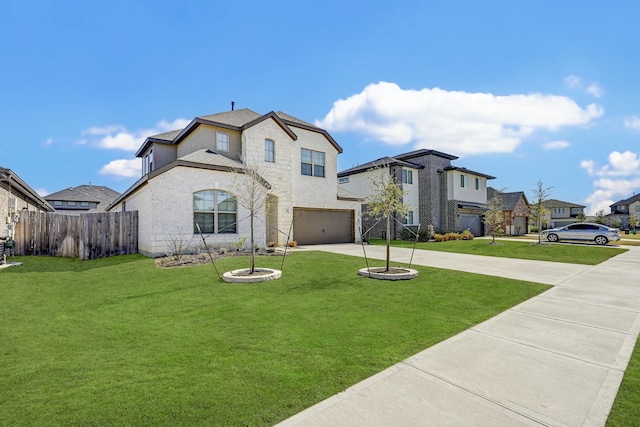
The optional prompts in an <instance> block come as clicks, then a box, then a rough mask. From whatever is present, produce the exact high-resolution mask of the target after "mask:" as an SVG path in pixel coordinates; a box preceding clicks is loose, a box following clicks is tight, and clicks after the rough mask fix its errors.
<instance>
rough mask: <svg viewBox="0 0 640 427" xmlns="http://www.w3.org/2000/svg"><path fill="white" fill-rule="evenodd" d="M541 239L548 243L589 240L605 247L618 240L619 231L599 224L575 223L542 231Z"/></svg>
mask: <svg viewBox="0 0 640 427" xmlns="http://www.w3.org/2000/svg"><path fill="white" fill-rule="evenodd" d="M541 237H542V238H546V239H547V240H548V241H550V242H559V241H561V240H589V241H592V242H596V244H598V245H606V244H607V243H609V242H617V241H618V240H620V230H618V229H617V228H611V227H607V226H606V225H601V224H591V223H588V222H577V223H575V224H570V225H566V226H564V227H560V228H550V229H548V230H543V231H542V233H541Z"/></svg>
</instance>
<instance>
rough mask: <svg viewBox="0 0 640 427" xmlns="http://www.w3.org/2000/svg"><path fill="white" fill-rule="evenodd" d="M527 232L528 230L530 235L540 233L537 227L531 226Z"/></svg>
mask: <svg viewBox="0 0 640 427" xmlns="http://www.w3.org/2000/svg"><path fill="white" fill-rule="evenodd" d="M529 230H530V231H531V232H532V233H537V232H538V231H540V229H539V228H538V226H537V225H532V226H531V227H530V228H529Z"/></svg>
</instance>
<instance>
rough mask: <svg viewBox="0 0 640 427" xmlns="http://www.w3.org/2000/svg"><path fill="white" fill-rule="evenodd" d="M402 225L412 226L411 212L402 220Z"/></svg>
mask: <svg viewBox="0 0 640 427" xmlns="http://www.w3.org/2000/svg"><path fill="white" fill-rule="evenodd" d="M404 223H405V224H408V225H413V211H409V212H407V216H406V217H405V218H404Z"/></svg>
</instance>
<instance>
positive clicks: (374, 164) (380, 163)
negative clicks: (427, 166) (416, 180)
mask: <svg viewBox="0 0 640 427" xmlns="http://www.w3.org/2000/svg"><path fill="white" fill-rule="evenodd" d="M388 166H402V167H405V168H413V169H422V168H424V166H422V165H419V164H417V163H411V162H406V161H403V160H399V159H397V158H395V157H388V156H387V157H381V158H379V159H378V160H374V161H371V162H367V163H363V164H361V165H358V166H354V167H352V168H351V169H346V170H343V171H341V172H338V178H341V177H343V176H349V175H354V174H357V173H360V172H366V171H368V170H371V169H375V168H378V167H388Z"/></svg>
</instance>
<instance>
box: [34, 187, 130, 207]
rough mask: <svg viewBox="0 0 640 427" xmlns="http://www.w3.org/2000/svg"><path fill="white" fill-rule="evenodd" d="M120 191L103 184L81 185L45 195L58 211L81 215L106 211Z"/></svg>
mask: <svg viewBox="0 0 640 427" xmlns="http://www.w3.org/2000/svg"><path fill="white" fill-rule="evenodd" d="M118 196H120V193H118V192H117V191H114V190H112V189H110V188H109V187H103V186H101V185H91V184H88V185H79V186H77V187H69V188H65V189H64V190H61V191H58V192H55V193H52V194H49V195H48V196H45V197H44V198H45V200H46V201H47V202H49V204H50V205H51V206H53V208H54V209H55V210H56V212H57V213H62V214H67V215H80V214H82V213H95V212H106V208H107V206H109V205H110V204H111V203H112V202H113V201H114V200H115V199H117V198H118Z"/></svg>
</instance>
